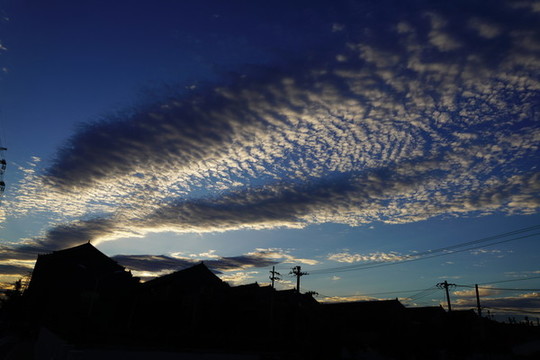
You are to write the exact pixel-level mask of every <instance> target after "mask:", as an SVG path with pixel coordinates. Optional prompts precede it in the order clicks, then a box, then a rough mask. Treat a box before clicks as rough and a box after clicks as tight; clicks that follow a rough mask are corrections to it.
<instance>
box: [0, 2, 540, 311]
mask: <svg viewBox="0 0 540 360" xmlns="http://www.w3.org/2000/svg"><path fill="white" fill-rule="evenodd" d="M0 11H1V15H2V22H1V24H0V26H1V29H2V31H1V38H0V42H1V45H2V46H1V49H2V50H0V51H1V53H0V68H1V69H2V73H1V74H0V92H1V93H0V110H1V114H0V115H1V122H2V138H3V139H2V141H3V142H4V145H5V146H6V147H8V149H9V150H8V151H7V153H6V159H7V161H8V169H7V171H6V174H5V176H4V178H5V181H6V183H7V188H6V191H5V194H4V196H3V199H2V206H1V209H0V210H1V211H2V216H1V219H2V229H1V233H0V234H1V235H0V236H1V241H2V259H1V263H0V265H1V267H0V269H4V270H3V281H4V282H10V281H13V280H14V279H16V278H17V277H18V276H20V274H23V273H25V272H27V271H28V270H29V269H31V266H32V264H33V261H34V260H35V257H36V254H37V253H43V252H48V251H52V250H57V249H61V248H65V247H69V246H73V245H77V244H80V243H82V242H86V241H92V243H93V244H94V245H96V246H97V247H98V248H99V249H100V250H102V251H103V252H105V253H106V254H107V255H110V256H113V257H115V259H116V260H117V261H119V262H120V263H121V264H122V265H124V266H127V267H128V268H131V269H133V271H134V273H135V274H137V275H140V276H142V277H149V276H155V275H159V274H163V273H166V272H169V271H172V270H176V269H180V268H182V267H185V266H188V265H189V264H192V263H196V262H198V261H201V260H205V261H206V262H207V263H208V264H209V265H211V266H213V267H214V268H215V269H216V270H218V271H221V272H222V274H221V275H220V276H222V278H223V279H225V280H228V281H231V283H235V284H238V283H246V282H253V281H259V282H261V283H264V282H267V281H268V271H269V270H270V268H271V266H272V265H274V266H276V267H277V268H278V269H279V271H280V272H282V273H283V274H284V279H285V280H286V281H283V282H281V283H280V284H279V285H278V286H279V287H280V288H288V287H291V286H292V283H291V281H292V280H293V279H292V278H291V277H289V276H286V274H287V273H288V271H289V270H290V268H291V267H292V266H295V265H302V267H303V269H305V270H307V271H311V272H313V274H312V275H309V276H305V277H304V278H303V279H302V280H303V285H304V286H305V290H314V291H318V292H319V293H321V294H322V295H321V296H320V298H319V299H320V300H330V298H331V297H335V298H333V299H338V298H339V299H346V298H347V299H364V298H368V297H369V298H371V297H374V298H384V297H385V296H382V295H381V296H377V295H373V296H366V295H364V294H377V293H383V292H391V291H398V290H419V289H428V288H431V287H433V286H434V285H435V284H436V283H438V282H441V281H444V280H448V281H451V282H453V283H458V284H465V285H467V284H468V285H470V284H475V283H489V282H495V281H506V280H519V279H521V278H529V277H531V278H532V279H530V280H523V281H519V282H518V281H516V282H510V284H511V285H513V286H514V285H515V286H514V287H515V288H519V287H520V286H521V287H522V288H540V281H538V279H535V276H538V274H540V268H539V267H538V265H537V264H538V260H539V256H538V253H539V252H538V250H539V249H538V245H537V242H538V236H537V235H534V234H535V230H534V229H530V231H527V232H525V233H523V234H524V235H523V234H521V235H519V236H518V235H515V236H514V235H509V236H507V237H505V238H504V239H506V240H510V239H513V238H512V236H513V237H514V238H517V237H520V236H522V235H523V236H526V237H524V238H520V239H514V240H511V241H508V242H501V243H497V244H492V243H490V242H487V241H486V242H483V243H481V244H482V245H489V246H487V247H485V248H483V249H472V248H471V249H468V248H466V247H465V248H459V249H460V250H461V251H460V252H458V253H455V254H451V253H448V252H450V250H449V251H447V253H445V254H444V255H443V256H437V257H433V258H430V259H423V260H418V261H416V260H415V261H410V262H404V263H402V264H393V265H388V264H389V263H391V262H399V261H402V260H411V259H413V258H414V256H415V255H414V254H417V253H423V252H426V251H430V250H435V249H441V248H445V247H449V246H452V245H454V244H460V243H466V242H470V241H474V240H478V239H482V238H485V237H488V236H494V235H499V234H504V233H508V232H511V231H513V230H516V229H523V228H529V227H532V226H535V225H538V224H539V223H540V222H539V220H540V217H539V215H538V206H539V203H540V200H539V189H540V185H539V183H540V175H539V172H538V168H537V166H538V162H539V161H538V160H539V149H538V145H539V139H540V129H539V126H538V121H539V117H540V108H539V107H538V104H539V103H540V71H539V69H540V56H539V55H540V42H539V40H538V39H539V38H540V37H539V34H538V29H537V25H536V24H537V23H538V20H539V17H540V7H539V4H538V2H535V1H517V2H515V1H513V2H510V1H493V2H491V1H490V2H489V6H487V3H486V2H482V1H453V2H446V1H441V2H433V1H431V2H427V1H388V0H385V1H376V2H375V1H347V2H339V1H338V2H335V1H328V2H324V1H323V2H317V4H312V2H294V4H290V3H289V2H272V3H264V2H249V1H232V2H227V4H225V3H223V2H219V1H201V2H198V3H197V4H196V5H194V4H191V3H189V4H188V3H179V2H177V1H160V2H157V3H156V2H150V1H148V2H147V1H139V2H136V3H133V2H127V1H117V2H114V4H110V3H108V2H102V1H92V2H77V3H73V2H69V1H63V0H57V1H48V2H45V3H43V2H37V1H23V2H14V1H13V2H6V3H5V4H4V5H2V8H1V9H0ZM501 239H502V238H501ZM499 240H500V239H499ZM492 242H497V240H493V241H492ZM415 259H416V258H415ZM374 261H375V262H377V264H385V265H384V266H379V267H375V268H370V269H360V267H361V266H362V264H366V263H371V262H374ZM349 265H359V267H358V269H355V271H346V272H341V271H336V272H335V273H332V272H331V271H326V272H325V271H323V270H322V269H330V268H336V267H337V268H339V267H342V266H349ZM387 265H388V266H387ZM317 272H318V273H317ZM535 274H537V275H535ZM489 286H492V285H489V284H486V289H483V291H484V292H485V294H484V297H485V298H486V301H488V302H489V301H493V303H494V304H499V308H502V307H503V306H501V305H500V304H501V303H502V302H503V301H506V303H505V304H507V305H508V306H510V305H512V304H514V305H516V306H518V304H522V306H521V308H522V309H528V310H531V309H533V308H534V306H533V305H534V304H536V305H537V302H538V299H539V297H538V294H537V293H536V292H534V291H533V292H531V291H524V292H512V293H508V292H504V291H502V290H489V289H488V288H487V287H489ZM456 291H461V292H457V293H456V294H455V296H456V301H457V302H458V303H459V304H461V305H462V306H464V307H467V306H470V303H469V302H468V301H469V300H470V294H469V293H466V292H463V291H467V288H456ZM416 293H418V292H416ZM414 294H415V293H414V292H412V293H410V294H399V295H398V294H396V295H394V294H389V295H388V297H396V296H399V297H400V298H402V299H403V301H405V302H407V303H409V304H411V305H412V304H418V305H421V304H424V305H425V304H438V303H439V302H440V301H441V296H442V294H443V293H442V292H441V291H433V294H431V293H430V294H429V295H430V296H425V297H423V298H422V302H420V300H418V301H416V300H415V297H414V296H412V295H414ZM411 296H412V297H411ZM535 301H536V303H534V302H535ZM531 302H533V305H531ZM524 303H526V304H527V306H525V305H523V304H524ZM493 307H494V308H495V307H496V306H493Z"/></svg>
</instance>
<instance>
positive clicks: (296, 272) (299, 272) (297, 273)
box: [289, 266, 309, 294]
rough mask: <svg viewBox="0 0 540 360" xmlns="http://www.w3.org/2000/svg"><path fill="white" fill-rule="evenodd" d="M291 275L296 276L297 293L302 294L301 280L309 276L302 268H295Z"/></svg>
mask: <svg viewBox="0 0 540 360" xmlns="http://www.w3.org/2000/svg"><path fill="white" fill-rule="evenodd" d="M289 274H291V275H294V276H296V292H297V293H298V294H300V278H301V277H302V276H304V275H309V274H308V273H307V272H302V268H301V267H300V266H295V267H293V268H292V271H291V272H290V273H289Z"/></svg>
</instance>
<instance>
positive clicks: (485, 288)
mask: <svg viewBox="0 0 540 360" xmlns="http://www.w3.org/2000/svg"><path fill="white" fill-rule="evenodd" d="M456 286H458V287H466V288H474V286H470V285H456ZM478 288H479V289H484V290H500V291H540V289H509V288H497V287H488V286H479V287H478Z"/></svg>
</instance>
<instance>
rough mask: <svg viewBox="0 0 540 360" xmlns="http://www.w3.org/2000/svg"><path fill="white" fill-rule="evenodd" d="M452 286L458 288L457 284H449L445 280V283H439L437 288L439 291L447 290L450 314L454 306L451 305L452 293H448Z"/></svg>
mask: <svg viewBox="0 0 540 360" xmlns="http://www.w3.org/2000/svg"><path fill="white" fill-rule="evenodd" d="M450 286H456V284H449V283H448V281H446V280H444V282H443V283H438V284H437V287H438V288H439V289H443V288H444V290H446V302H447V303H448V312H451V311H452V305H451V304H450V293H449V292H448V288H449V287H450Z"/></svg>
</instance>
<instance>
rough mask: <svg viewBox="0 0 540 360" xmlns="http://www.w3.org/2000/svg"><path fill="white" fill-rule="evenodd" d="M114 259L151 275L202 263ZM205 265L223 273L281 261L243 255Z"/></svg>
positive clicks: (132, 257)
mask: <svg viewBox="0 0 540 360" xmlns="http://www.w3.org/2000/svg"><path fill="white" fill-rule="evenodd" d="M112 258H113V259H114V260H115V261H117V262H118V263H119V264H120V265H122V266H125V267H126V268H128V269H130V270H134V271H142V272H149V273H159V272H163V271H178V270H182V269H185V268H188V267H191V266H193V265H195V264H197V263H199V262H200V260H196V259H192V258H177V257H171V256H165V255H116V256H113V257H112ZM204 263H205V264H206V265H207V266H208V267H209V268H210V269H212V270H214V271H216V272H217V273H221V271H231V270H240V269H245V268H251V267H255V268H257V267H267V266H271V265H276V264H278V263H279V261H276V260H273V259H268V258H264V257H260V256H255V255H241V256H233V257H219V258H217V259H209V260H204Z"/></svg>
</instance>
